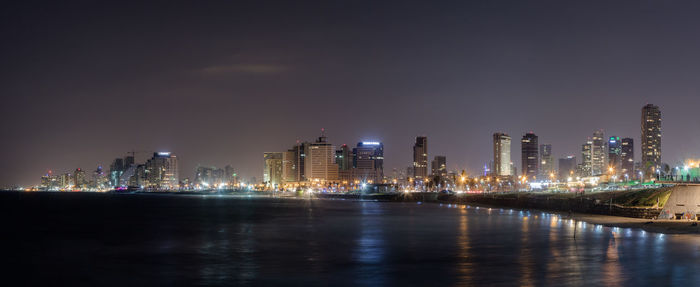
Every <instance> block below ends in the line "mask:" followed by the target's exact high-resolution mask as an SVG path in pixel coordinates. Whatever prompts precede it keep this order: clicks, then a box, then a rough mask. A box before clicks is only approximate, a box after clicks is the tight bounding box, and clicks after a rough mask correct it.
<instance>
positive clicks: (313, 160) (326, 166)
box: [304, 132, 338, 181]
mask: <svg viewBox="0 0 700 287" xmlns="http://www.w3.org/2000/svg"><path fill="white" fill-rule="evenodd" d="M304 168H305V171H304V176H305V177H306V180H310V181H335V180H337V179H338V165H337V164H336V162H335V147H334V146H333V145H331V144H330V143H328V141H327V138H326V135H325V133H324V132H322V133H321V136H320V137H319V138H318V140H316V142H314V143H311V144H308V145H307V147H306V150H305V160H304Z"/></svg>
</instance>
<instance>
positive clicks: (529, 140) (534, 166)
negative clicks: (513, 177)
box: [520, 132, 539, 180]
mask: <svg viewBox="0 0 700 287" xmlns="http://www.w3.org/2000/svg"><path fill="white" fill-rule="evenodd" d="M520 144H521V149H522V173H523V176H527V178H528V180H532V179H533V178H536V177H537V175H538V173H539V169H538V161H539V158H538V154H537V153H538V152H537V149H538V147H539V146H538V144H537V135H535V134H534V133H533V132H529V133H526V134H525V135H524V136H523V138H522V139H521V140H520Z"/></svg>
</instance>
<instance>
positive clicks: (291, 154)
mask: <svg viewBox="0 0 700 287" xmlns="http://www.w3.org/2000/svg"><path fill="white" fill-rule="evenodd" d="M297 160H298V158H297V154H296V152H295V150H294V149H290V150H288V151H285V152H283V153H282V180H283V181H284V182H285V183H289V182H295V181H297Z"/></svg>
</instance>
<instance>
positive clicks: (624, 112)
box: [0, 1, 700, 186]
mask: <svg viewBox="0 0 700 287" xmlns="http://www.w3.org/2000/svg"><path fill="white" fill-rule="evenodd" d="M401 4H402V5H398V6H399V7H397V5H392V4H388V3H377V4H373V5H371V10H372V11H373V13H365V10H362V9H360V7H363V6H362V5H360V4H337V3H336V4H331V3H323V4H318V3H285V2H280V3H278V5H276V6H275V9H269V7H268V6H266V5H263V4H255V3H252V4H249V5H237V4H235V3H229V4H221V6H220V7H219V6H217V5H199V6H196V7H190V6H189V5H187V4H186V3H182V2H173V3H171V4H170V5H172V6H169V7H170V8H171V10H169V11H170V13H164V12H162V7H161V6H159V5H155V4H144V5H142V6H141V7H140V11H141V12H139V13H136V14H134V15H132V17H131V18H128V19H127V18H124V17H122V16H123V15H125V14H129V13H132V12H133V9H130V8H129V7H127V6H128V5H125V6H122V7H109V8H105V7H102V5H99V4H58V3H55V4H51V5H49V6H48V7H49V8H51V9H48V8H47V9H48V10H41V9H39V10H36V9H35V7H34V6H31V5H28V4H26V3H12V4H11V5H10V6H8V7H7V11H12V13H8V14H9V15H7V17H5V19H6V21H7V23H14V24H13V25H4V26H3V32H6V34H7V35H8V37H7V40H6V41H7V43H12V44H11V45H6V46H4V47H3V51H4V53H2V55H1V57H3V62H4V63H6V65H5V67H4V69H3V71H2V77H0V79H2V83H3V84H2V85H0V93H1V94H3V99H4V101H5V103H4V104H3V105H2V107H0V120H2V122H3V125H2V135H3V137H4V138H6V139H7V140H5V141H3V143H2V149H0V150H2V154H0V156H1V157H2V158H3V161H1V162H0V171H2V172H1V173H0V186H8V185H14V184H18V185H30V184H36V182H37V177H38V175H41V174H44V173H46V171H48V170H55V171H61V172H69V171H72V170H75V168H77V167H80V168H82V169H84V170H88V171H92V170H94V168H95V167H97V166H98V165H102V166H103V167H104V168H107V167H108V166H109V165H110V163H111V161H112V160H113V159H114V158H116V157H123V156H125V155H126V154H127V152H129V151H131V150H137V151H145V152H154V151H171V152H173V153H175V154H177V155H178V158H179V164H180V166H179V170H180V177H181V178H186V177H189V178H190V179H192V177H193V173H194V172H193V171H194V170H195V168H196V167H197V166H199V165H202V166H225V165H227V164H231V165H232V166H233V168H235V169H236V170H237V171H238V172H240V174H241V175H242V176H243V177H245V178H248V177H252V176H256V177H257V178H261V176H262V175H261V170H262V169H263V163H262V160H261V159H260V155H261V154H262V153H263V152H267V151H285V150H286V149H288V148H289V147H288V145H289V144H288V143H289V142H294V141H295V140H302V141H303V140H309V139H313V138H315V137H316V135H317V133H318V130H319V129H321V128H326V130H327V131H328V134H329V137H330V138H331V142H332V143H333V144H334V145H336V146H340V145H342V144H348V145H353V144H354V143H356V142H357V141H358V140H377V141H381V142H382V143H383V144H384V146H385V154H384V156H385V161H384V170H385V171H389V170H392V169H394V168H404V167H406V166H408V165H410V164H411V162H412V158H411V157H412V154H411V153H412V151H411V148H412V146H411V145H412V142H413V141H414V139H415V137H416V136H417V135H427V136H428V138H429V140H430V150H429V154H428V158H429V159H432V158H433V156H435V155H444V156H446V157H447V158H448V160H447V169H448V170H462V169H465V170H466V171H467V172H468V173H470V174H476V173H479V172H481V170H482V167H483V166H484V164H486V163H488V162H489V161H491V160H492V149H493V147H492V138H491V135H492V134H493V133H494V132H495V131H502V132H504V133H507V134H509V135H511V136H513V137H514V139H519V137H520V136H521V135H522V133H524V132H526V131H534V132H535V133H536V134H537V135H538V136H539V137H540V141H541V142H543V143H548V144H551V145H552V150H553V152H554V154H553V158H554V159H558V158H561V157H563V156H565V155H570V154H573V155H576V156H577V158H579V160H580V148H581V143H583V142H585V140H586V139H587V138H588V137H589V136H590V135H591V134H592V132H593V131H595V130H598V129H603V130H604V132H605V135H615V136H619V137H621V138H632V139H633V140H634V142H635V150H634V154H635V157H636V158H635V160H636V161H639V160H640V156H641V150H640V147H641V143H642V140H641V138H640V132H639V131H640V127H639V119H640V114H639V112H640V108H641V107H642V106H644V105H645V104H647V103H652V104H654V105H657V106H659V107H660V109H661V110H662V112H663V118H664V124H663V138H664V141H663V159H662V161H663V162H667V163H669V164H675V163H676V162H677V161H682V160H684V159H687V158H697V157H698V153H700V152H699V151H697V148H696V147H697V146H699V145H700V132H698V131H697V129H695V128H694V126H695V125H697V124H696V123H698V122H700V114H698V113H697V112H696V108H695V107H697V106H698V105H700V97H698V92H699V91H698V88H697V84H696V83H697V78H698V75H699V74H700V73H699V72H698V71H697V68H696V67H698V66H700V56H698V55H697V53H696V52H695V51H697V50H698V49H699V48H700V40H698V38H697V37H696V31H695V30H696V29H695V27H697V26H698V25H700V19H698V18H697V17H696V13H694V11H697V9H698V8H700V3H685V4H683V5H665V4H663V3H636V2H633V1H629V2H625V1H620V2H616V3H605V2H600V3H587V4H586V5H575V6H576V9H571V8H570V6H569V5H566V4H565V3H557V2H543V3H538V4H530V5H524V4H520V3H517V2H510V3H508V2H504V3H482V4H475V3H451V4H445V3H442V4H436V5H435V6H432V7H431V9H428V10H426V9H424V8H425V7H423V6H421V5H417V4H414V3H401ZM572 5H574V4H572ZM516 8H517V9H516ZM319 9H322V10H323V11H324V13H314V11H319ZM47 11H51V13H49V12H47ZM288 11H295V13H287V12H288ZM305 11H306V12H305ZM395 11H396V12H395ZM601 11H604V12H601ZM621 13H622V14H625V15H626V17H619V14H621ZM166 14H167V15H166ZM154 15H155V17H154ZM203 15H207V16H206V17H204V16H203ZM358 15H363V17H358ZM590 15H596V17H595V18H591V17H589V16H590ZM65 19H73V20H72V21H65ZM156 19H157V20H156ZM273 20H275V21H276V22H275V21H273ZM513 21H515V22H513ZM272 22H275V23H278V24H279V23H283V24H284V25H273V24H270V23H272ZM19 23H24V24H19ZM86 23H89V25H86ZM241 23H247V24H246V25H243V24H241ZM387 23H394V24H392V25H388V24H387ZM508 23H510V24H508ZM513 23H517V25H512V24H513ZM25 24H26V25H25ZM377 27H381V28H379V29H377ZM280 29H281V30H280ZM200 35H207V37H203V36H200ZM76 43H79V44H76ZM351 102H362V103H364V102H366V103H371V104H369V105H362V106H361V107H360V108H357V109H344V108H343V107H346V106H349V103H351ZM601 103H604V104H601ZM164 118H165V119H167V120H165V121H164V120H163V119H164ZM606 140H607V139H606ZM517 148H518V144H515V143H514V144H513V149H512V156H511V158H512V161H513V165H514V166H515V167H518V168H519V167H521V163H520V156H519V154H518V153H517V152H516V151H517V150H518V149H517ZM141 156H145V155H141Z"/></svg>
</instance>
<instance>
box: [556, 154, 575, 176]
mask: <svg viewBox="0 0 700 287" xmlns="http://www.w3.org/2000/svg"><path fill="white" fill-rule="evenodd" d="M575 171H576V157H575V156H573V155H569V156H566V157H564V158H560V159H559V174H558V176H559V180H561V181H566V180H567V179H568V178H569V177H573V175H574V172H575Z"/></svg>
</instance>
